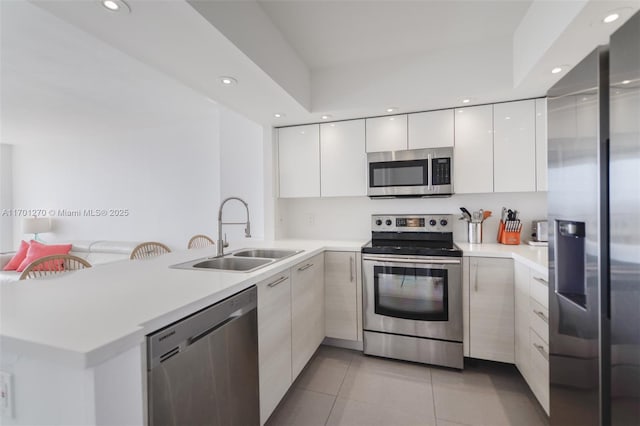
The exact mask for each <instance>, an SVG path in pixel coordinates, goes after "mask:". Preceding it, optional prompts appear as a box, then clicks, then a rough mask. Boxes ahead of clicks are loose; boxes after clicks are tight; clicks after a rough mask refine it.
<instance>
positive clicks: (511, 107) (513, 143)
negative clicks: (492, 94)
mask: <svg viewBox="0 0 640 426" xmlns="http://www.w3.org/2000/svg"><path fill="white" fill-rule="evenodd" d="M535 117H536V114H535V100H526V101H517V102H505V103H501V104H495V105H494V106H493V131H494V134H493V149H494V162H493V167H494V191H495V192H526V191H535V190H536V161H535V158H536V137H535V136H536V132H535V128H536V120H535Z"/></svg>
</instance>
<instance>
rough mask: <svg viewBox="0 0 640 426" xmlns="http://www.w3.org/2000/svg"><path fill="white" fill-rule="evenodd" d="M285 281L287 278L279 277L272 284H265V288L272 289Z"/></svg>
mask: <svg viewBox="0 0 640 426" xmlns="http://www.w3.org/2000/svg"><path fill="white" fill-rule="evenodd" d="M286 280H287V277H284V276H283V277H280V278H278V279H277V280H275V281H274V282H272V283H269V284H267V287H271V288H273V287H275V286H277V285H278V284H280V283H281V282H284V281H286Z"/></svg>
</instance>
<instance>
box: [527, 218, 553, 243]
mask: <svg viewBox="0 0 640 426" xmlns="http://www.w3.org/2000/svg"><path fill="white" fill-rule="evenodd" d="M531 231H532V232H531V238H532V239H533V241H538V242H547V241H549V222H548V221H546V220H534V221H533V222H532V223H531Z"/></svg>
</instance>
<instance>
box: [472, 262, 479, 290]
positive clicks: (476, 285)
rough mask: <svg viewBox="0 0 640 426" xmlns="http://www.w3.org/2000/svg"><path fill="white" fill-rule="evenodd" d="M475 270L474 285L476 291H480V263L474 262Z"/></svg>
mask: <svg viewBox="0 0 640 426" xmlns="http://www.w3.org/2000/svg"><path fill="white" fill-rule="evenodd" d="M473 271H474V278H473V281H474V283H473V286H474V288H475V291H478V264H477V263H474V264H473Z"/></svg>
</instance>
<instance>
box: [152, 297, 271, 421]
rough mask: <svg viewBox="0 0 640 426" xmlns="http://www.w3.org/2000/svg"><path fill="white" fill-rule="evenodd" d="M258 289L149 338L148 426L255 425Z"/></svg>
mask: <svg viewBox="0 0 640 426" xmlns="http://www.w3.org/2000/svg"><path fill="white" fill-rule="evenodd" d="M257 318H258V316H257V290H256V287H251V288H249V289H247V290H245V291H243V292H241V293H238V294H236V295H234V296H231V297H229V298H228V299H225V300H223V301H221V302H219V303H216V304H215V305H212V306H210V307H208V308H205V309H203V310H201V311H199V312H197V313H195V314H193V315H191V316H189V317H187V318H184V319H183V320H180V321H178V322H176V323H173V324H171V325H170V326H168V327H165V328H163V329H162V330H159V331H157V332H155V333H153V334H150V335H148V336H147V372H148V375H147V385H148V417H149V425H151V426H159V425H175V426H178V425H180V426H186V425H189V426H192V425H193V426H195V425H198V426H200V425H202V426H204V425H225V426H226V425H239V426H240V425H241V426H250V425H259V424H260V397H259V389H258V386H259V379H258V323H257Z"/></svg>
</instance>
